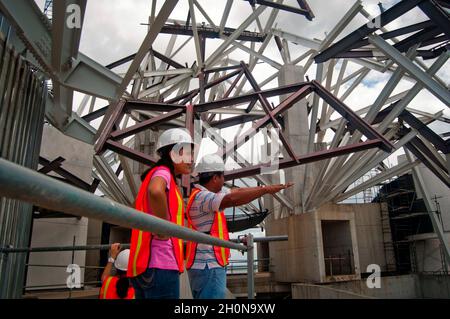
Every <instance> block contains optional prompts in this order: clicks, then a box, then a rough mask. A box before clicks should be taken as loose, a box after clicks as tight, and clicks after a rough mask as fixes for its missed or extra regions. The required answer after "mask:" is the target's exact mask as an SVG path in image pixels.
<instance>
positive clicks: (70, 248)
mask: <svg viewBox="0 0 450 319" xmlns="http://www.w3.org/2000/svg"><path fill="white" fill-rule="evenodd" d="M110 248H111V245H85V246H59V247H58V246H56V247H29V248H28V247H23V248H14V247H0V253H41V252H58V251H80V250H81V251H85V250H109V249H110ZM120 248H123V249H127V248H130V244H120Z"/></svg>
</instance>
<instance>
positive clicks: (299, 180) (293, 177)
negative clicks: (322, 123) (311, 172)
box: [278, 64, 310, 214]
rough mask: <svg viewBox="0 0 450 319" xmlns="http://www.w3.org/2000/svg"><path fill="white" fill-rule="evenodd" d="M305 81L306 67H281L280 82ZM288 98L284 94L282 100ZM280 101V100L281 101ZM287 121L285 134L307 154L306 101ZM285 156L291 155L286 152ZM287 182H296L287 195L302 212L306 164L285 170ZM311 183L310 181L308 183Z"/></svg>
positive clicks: (295, 106)
mask: <svg viewBox="0 0 450 319" xmlns="http://www.w3.org/2000/svg"><path fill="white" fill-rule="evenodd" d="M303 81H304V69H303V67H301V66H296V65H291V64H286V65H284V66H283V67H282V68H281V69H280V75H279V77H278V84H279V85H280V86H282V85H288V84H293V83H298V82H303ZM285 98H287V96H282V97H281V101H282V100H284V99H285ZM281 101H280V102H281ZM284 121H285V134H286V137H287V139H288V141H289V143H290V144H291V146H292V148H293V150H294V152H295V153H296V154H297V155H301V154H306V153H307V151H308V137H309V124H308V109H307V106H306V101H305V100H301V101H299V102H297V103H296V104H295V105H294V106H293V107H292V108H291V109H290V110H289V111H288V112H287V113H285V116H284ZM284 155H285V156H289V155H288V154H287V153H286V152H285V153H284ZM285 174H286V182H294V183H295V185H294V186H293V187H291V188H290V189H289V190H288V191H287V192H286V194H287V196H288V197H289V198H290V199H291V200H292V201H293V203H294V207H295V208H294V213H295V214H299V213H302V212H303V211H304V210H303V207H302V204H303V203H304V200H303V199H302V190H303V188H304V187H305V166H304V165H302V166H297V167H293V168H290V169H286V170H285ZM306 184H307V185H308V184H310V183H309V182H307V183H306Z"/></svg>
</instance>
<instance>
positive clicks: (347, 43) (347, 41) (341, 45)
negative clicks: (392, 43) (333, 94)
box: [314, 0, 423, 63]
mask: <svg viewBox="0 0 450 319" xmlns="http://www.w3.org/2000/svg"><path fill="white" fill-rule="evenodd" d="M422 1H423V0H409V1H401V2H399V3H397V4H395V5H393V6H392V7H391V8H389V9H388V10H386V11H385V12H383V13H382V14H381V15H379V16H378V17H377V18H375V21H380V24H379V25H376V24H375V23H372V24H371V25H369V24H364V25H363V26H361V27H360V28H358V29H357V30H356V31H353V32H352V33H350V34H349V35H347V36H346V37H344V38H343V39H342V40H340V41H338V42H337V43H335V44H333V45H332V46H331V47H329V48H328V49H326V50H324V51H322V52H321V53H319V54H318V55H316V56H315V58H314V60H315V61H316V63H323V62H325V61H328V60H329V59H331V58H333V57H334V56H335V55H336V54H338V53H341V52H344V51H347V50H348V48H349V47H351V46H352V45H353V44H354V43H355V42H357V41H360V40H362V39H363V38H364V37H366V36H368V35H369V34H370V33H372V32H374V31H376V30H378V29H380V28H381V27H383V26H385V25H387V24H389V23H390V22H392V21H394V20H395V19H397V18H398V17H400V16H401V15H403V14H405V13H406V12H408V11H410V10H411V9H413V8H414V7H415V6H417V5H418V4H419V3H420V2H422Z"/></svg>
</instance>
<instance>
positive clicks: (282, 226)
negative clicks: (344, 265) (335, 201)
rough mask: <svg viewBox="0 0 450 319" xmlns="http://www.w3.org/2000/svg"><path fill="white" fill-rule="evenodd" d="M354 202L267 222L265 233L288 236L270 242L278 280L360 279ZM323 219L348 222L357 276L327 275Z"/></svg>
mask: <svg viewBox="0 0 450 319" xmlns="http://www.w3.org/2000/svg"><path fill="white" fill-rule="evenodd" d="M352 209H353V207H352V206H351V205H327V206H324V207H322V208H321V209H320V210H318V211H316V212H314V213H305V214H301V215H291V216H289V217H287V218H282V219H277V220H274V219H273V218H271V219H269V220H267V222H266V234H267V235H268V236H270V235H286V234H287V235H288V236H289V240H288V241H287V242H275V243H271V245H270V258H271V261H272V264H273V267H272V268H273V270H274V276H275V280H276V281H281V282H309V283H320V282H328V281H335V280H355V279H359V278H360V277H359V276H360V275H359V273H360V266H359V252H358V240H357V232H356V222H355V214H354V211H353V210H352ZM322 220H336V221H348V223H349V227H350V236H351V246H352V253H353V257H354V261H353V264H354V265H355V275H354V276H344V277H341V278H337V277H335V278H330V277H327V276H326V272H325V260H324V249H323V238H322V226H321V222H322Z"/></svg>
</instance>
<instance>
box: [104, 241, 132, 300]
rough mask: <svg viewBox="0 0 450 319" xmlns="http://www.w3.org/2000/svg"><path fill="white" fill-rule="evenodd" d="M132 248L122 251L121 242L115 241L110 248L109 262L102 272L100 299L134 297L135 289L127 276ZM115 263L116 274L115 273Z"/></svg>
mask: <svg viewBox="0 0 450 319" xmlns="http://www.w3.org/2000/svg"><path fill="white" fill-rule="evenodd" d="M129 256H130V250H129V249H124V250H122V251H120V244H119V243H114V244H112V245H111V249H110V250H109V258H108V263H107V264H106V267H105V269H104V270H103V274H102V288H101V289H100V296H99V298H100V299H134V289H133V287H132V286H131V284H130V281H129V279H128V278H127V276H126V273H127V268H128V258H129ZM113 265H114V268H115V269H116V275H115V276H114V275H113V271H112V270H113Z"/></svg>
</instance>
